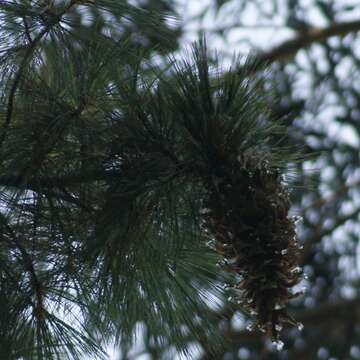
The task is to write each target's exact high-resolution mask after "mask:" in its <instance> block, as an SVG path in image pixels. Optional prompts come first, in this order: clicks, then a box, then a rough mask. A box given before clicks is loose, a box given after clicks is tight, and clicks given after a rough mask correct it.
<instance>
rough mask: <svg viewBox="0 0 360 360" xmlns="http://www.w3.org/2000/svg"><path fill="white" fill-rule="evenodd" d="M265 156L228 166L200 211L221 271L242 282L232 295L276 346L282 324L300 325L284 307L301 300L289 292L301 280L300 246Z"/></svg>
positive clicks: (249, 156) (280, 184) (241, 158)
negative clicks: (232, 274)
mask: <svg viewBox="0 0 360 360" xmlns="http://www.w3.org/2000/svg"><path fill="white" fill-rule="evenodd" d="M268 164H269V161H268V160H267V159H266V156H265V157H264V156H263V155H262V156H260V155H259V154H257V153H256V152H247V153H245V154H242V155H241V156H238V158H237V163H233V164H230V165H231V166H228V169H225V170H223V171H222V172H223V173H224V174H225V175H224V176H222V177H221V178H219V177H217V181H216V183H214V181H211V182H209V183H208V197H207V199H205V200H204V209H203V210H202V216H203V228H204V230H205V231H206V233H207V234H208V236H209V237H210V238H211V239H212V240H213V241H214V242H215V244H214V245H215V249H216V250H217V251H218V252H219V253H221V254H222V256H223V258H224V259H223V263H222V266H223V267H224V269H225V270H228V271H232V272H235V273H236V274H238V275H239V278H240V280H239V281H238V283H237V284H236V285H235V286H234V288H233V290H234V292H235V294H237V295H236V296H237V297H238V302H239V303H242V304H243V306H244V308H245V309H247V310H248V311H249V312H250V313H251V314H253V315H256V318H257V320H256V323H255V327H256V328H258V329H259V330H261V331H263V332H266V333H267V334H268V335H269V336H270V337H271V339H272V340H273V341H276V342H278V344H281V342H279V332H280V330H281V329H282V327H283V324H284V323H286V322H287V323H290V324H293V325H297V326H298V327H299V328H300V327H301V325H300V324H297V323H296V321H295V320H294V319H293V318H292V317H291V316H290V315H289V314H288V313H287V311H286V308H285V306H286V303H287V302H288V301H289V300H290V299H292V298H294V297H296V296H297V295H299V293H297V294H296V293H295V294H294V293H292V291H291V288H292V287H293V286H294V285H296V284H298V283H299V281H300V280H301V278H302V276H301V273H302V271H301V269H300V268H299V267H298V256H299V249H300V246H299V245H298V243H297V240H296V233H295V219H291V218H289V216H288V211H289V208H290V201H289V193H288V191H287V188H286V184H285V183H284V182H283V181H281V176H280V174H279V173H278V171H276V170H272V169H270V168H269V166H268Z"/></svg>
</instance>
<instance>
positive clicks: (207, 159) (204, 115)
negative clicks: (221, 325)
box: [0, 0, 301, 360]
mask: <svg viewBox="0 0 360 360" xmlns="http://www.w3.org/2000/svg"><path fill="white" fill-rule="evenodd" d="M0 9H1V20H0V35H1V38H2V39H5V40H4V42H3V44H2V45H1V49H0V51H1V55H0V56H1V57H0V66H1V79H0V82H1V103H0V114H1V115H0V116H1V128H0V130H1V131H0V160H1V172H0V184H1V187H2V189H1V206H2V207H1V209H2V210H1V212H0V219H1V227H0V229H1V233H0V234H1V235H0V236H1V243H0V244H1V247H0V255H1V261H0V266H1V268H0V273H1V284H0V291H1V302H2V304H1V305H2V306H1V310H0V311H1V313H0V316H1V319H0V320H1V326H0V331H1V335H2V336H1V337H0V354H1V358H2V359H9V360H10V359H79V358H80V356H81V355H82V354H84V353H85V354H88V355H90V356H91V357H93V358H96V357H99V358H101V357H103V356H104V353H103V349H102V346H103V345H104V344H106V343H107V342H108V341H111V340H113V339H115V340H116V341H117V342H123V344H124V346H126V345H127V344H129V343H131V341H132V335H133V331H134V327H135V325H136V324H137V323H138V322H144V323H145V324H146V325H147V327H148V331H149V332H150V333H151V334H153V336H154V339H155V340H156V341H158V342H161V335H162V334H163V333H164V332H167V333H169V334H171V337H172V339H174V341H175V343H176V339H177V338H179V339H181V338H182V332H183V330H182V329H183V328H182V327H183V326H186V328H187V330H188V331H189V332H190V333H191V334H192V336H195V338H197V339H199V341H201V337H202V334H201V332H199V329H198V327H196V326H195V325H194V322H193V318H194V317H198V318H199V319H200V320H199V321H201V323H202V329H203V332H204V333H207V335H208V333H209V332H210V333H212V334H213V339H214V351H216V347H217V346H218V343H219V341H220V339H219V338H218V336H219V334H218V332H217V329H216V328H215V327H214V326H213V325H212V324H211V322H210V321H208V319H207V318H206V308H207V306H208V301H207V300H206V294H207V293H209V292H210V293H211V294H212V296H215V297H218V298H221V297H223V296H224V291H223V290H222V288H221V285H222V284H224V283H229V285H230V288H231V289H230V291H231V292H232V293H233V296H234V297H235V299H236V301H237V302H239V303H241V304H243V308H244V310H245V311H249V312H251V313H253V314H254V315H255V320H254V324H255V326H256V327H257V328H259V329H260V330H262V331H264V332H266V333H267V334H268V336H269V337H270V338H271V339H272V340H273V341H279V331H280V329H281V327H282V324H283V323H284V322H290V323H293V324H296V322H295V320H294V319H292V317H291V316H290V315H289V314H288V313H287V311H286V304H287V302H288V300H290V299H291V298H293V297H295V296H297V295H298V294H297V293H293V292H292V290H291V289H292V287H293V286H294V285H296V284H297V283H298V282H299V281H300V279H301V270H300V269H299V268H298V265H297V261H298V255H299V246H298V244H297V241H296V234H295V219H292V218H290V217H289V215H288V211H289V207H290V202H289V194H288V191H287V185H286V183H285V181H284V178H283V175H284V174H285V173H287V172H289V171H290V170H291V169H292V166H293V165H294V164H295V162H296V161H297V160H298V158H299V156H298V155H296V154H295V155H294V154H293V149H289V148H286V147H285V146H283V145H282V144H283V143H284V142H283V141H282V140H283V138H284V137H285V133H286V128H285V127H284V126H283V125H282V123H281V120H280V119H274V118H273V117H272V116H271V105H272V103H273V102H274V101H275V100H274V98H273V97H272V95H271V92H269V91H265V89H264V77H266V74H264V72H262V71H259V69H258V64H256V62H253V61H252V60H249V61H247V62H245V63H244V62H242V61H241V59H240V60H239V59H238V60H236V61H234V64H233V66H232V67H231V68H230V69H223V68H222V67H221V65H220V63H219V61H218V60H217V59H216V56H213V55H211V54H208V52H207V50H206V45H205V42H204V41H203V42H201V43H199V44H198V45H195V46H194V47H193V51H192V54H191V55H190V56H189V57H188V58H187V59H185V60H183V61H179V60H177V59H175V58H172V57H170V58H169V57H168V58H167V60H164V58H163V57H162V60H161V61H158V62H156V61H152V59H151V56H152V55H151V54H153V51H156V52H157V54H158V55H161V56H163V55H164V54H165V53H166V52H168V51H171V50H173V49H174V47H175V45H174V42H176V36H177V34H178V30H174V29H173V28H172V27H169V26H168V25H167V20H168V17H167V15H166V14H165V13H163V12H161V11H157V12H152V11H149V10H148V9H141V8H138V7H134V6H132V5H129V4H128V3H126V2H115V1H109V0H99V1H97V0H96V1H91V0H90V1H81V0H71V1H60V2H53V1H37V2H34V1H25V0H23V1H1V2H0ZM155 63H158V65H155ZM159 63H160V65H159ZM214 250H215V251H214ZM227 272H230V275H227ZM279 344H280V343H279ZM179 347H180V345H179Z"/></svg>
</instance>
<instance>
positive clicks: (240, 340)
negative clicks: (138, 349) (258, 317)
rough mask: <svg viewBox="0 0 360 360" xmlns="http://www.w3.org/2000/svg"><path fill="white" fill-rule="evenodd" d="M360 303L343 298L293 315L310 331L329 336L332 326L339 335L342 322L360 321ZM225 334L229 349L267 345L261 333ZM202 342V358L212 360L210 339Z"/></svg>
mask: <svg viewBox="0 0 360 360" xmlns="http://www.w3.org/2000/svg"><path fill="white" fill-rule="evenodd" d="M359 305H360V298H355V299H351V300H347V299H341V300H338V301H337V302H334V303H325V304H321V305H318V306H316V307H314V308H311V309H305V310H302V311H296V312H294V313H293V316H294V317H296V318H297V319H299V320H300V321H301V323H302V324H304V328H305V329H307V328H308V329H309V331H311V330H312V329H314V328H322V329H321V331H323V332H324V337H326V338H327V337H328V331H329V329H330V328H331V329H334V330H335V331H336V334H337V335H338V334H339V332H338V328H339V327H340V324H347V323H348V322H350V323H353V324H356V323H357V322H358V317H357V316H354V314H357V311H356V310H357V309H358V307H359ZM329 314H331V316H329ZM333 324H335V325H333ZM325 335H326V336H325ZM223 336H224V338H225V341H226V343H227V344H228V348H227V350H230V348H234V349H237V348H238V347H240V346H241V347H247V346H250V347H258V348H263V347H264V346H265V344H264V342H265V339H264V337H263V336H262V335H261V334H259V333H252V332H249V331H246V330H240V331H238V330H232V329H228V330H226V331H225V332H224V334H223ZM324 337H323V338H324ZM202 344H203V346H204V350H205V354H204V355H203V356H202V357H201V360H212V359H213V354H212V352H211V350H210V352H208V351H207V347H206V346H207V344H208V340H206V339H203V340H202ZM210 348H211V344H210ZM218 356H219V358H220V357H221V355H220V354H219V355H218ZM296 358H297V357H296Z"/></svg>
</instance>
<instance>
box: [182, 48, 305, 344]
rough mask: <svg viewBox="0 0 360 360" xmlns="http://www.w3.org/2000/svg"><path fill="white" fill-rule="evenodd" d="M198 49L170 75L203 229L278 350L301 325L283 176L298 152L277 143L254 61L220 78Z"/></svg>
mask: <svg viewBox="0 0 360 360" xmlns="http://www.w3.org/2000/svg"><path fill="white" fill-rule="evenodd" d="M202 46H204V45H201V46H200V48H195V51H194V58H195V64H196V68H195V69H192V68H191V65H188V66H187V70H185V71H184V69H183V70H182V71H180V72H178V74H177V75H175V77H176V76H177V77H178V82H179V85H180V86H179V88H180V89H182V93H181V92H180V95H176V96H175V97H176V98H177V101H178V105H179V117H180V119H181V121H182V124H183V125H184V126H185V127H186V128H187V129H188V133H189V134H191V135H192V141H191V142H192V143H193V144H196V145H197V147H198V149H199V163H202V165H201V166H200V168H202V169H204V171H203V174H202V175H203V179H204V180H205V181H204V186H205V188H206V191H205V194H204V197H203V203H202V204H203V208H202V209H201V214H202V224H201V227H202V229H203V232H204V235H205V236H206V237H207V238H208V239H209V245H210V246H212V247H213V248H214V249H215V250H216V251H217V252H218V253H220V254H221V255H222V256H223V261H221V263H220V264H219V265H220V266H221V267H223V268H224V270H226V271H230V272H233V273H235V274H236V275H237V283H236V284H235V285H234V286H233V287H232V292H233V293H234V298H235V300H236V301H237V303H238V304H241V305H242V306H243V308H245V309H247V310H248V311H249V313H250V314H252V315H255V316H256V322H255V324H254V325H253V326H252V327H251V328H258V329H259V330H260V331H262V332H265V333H267V334H268V335H269V336H270V337H271V339H272V340H273V341H274V342H276V344H277V347H278V348H279V349H280V348H282V345H283V344H282V342H281V341H280V339H279V333H280V331H281V329H282V328H283V324H284V323H289V324H292V325H296V326H297V327H298V328H299V329H300V330H301V329H302V324H301V323H297V322H296V321H295V320H294V319H293V318H292V317H291V316H290V315H289V313H288V312H287V310H286V305H287V303H288V301H289V300H291V299H293V298H296V297H298V296H299V295H301V294H302V293H303V290H301V291H295V292H293V291H292V289H293V287H294V286H295V285H297V284H298V283H299V282H300V280H301V279H302V269H301V268H300V267H299V265H298V258H299V253H300V249H301V245H299V243H298V242H297V238H296V232H295V225H296V222H297V221H298V220H299V219H298V217H296V216H293V217H290V216H289V209H290V196H289V191H288V188H287V187H288V185H287V183H286V182H285V181H284V179H285V173H286V172H287V170H288V166H287V165H286V161H287V160H288V161H289V162H291V161H293V160H295V158H296V156H295V157H294V156H291V155H290V154H289V149H284V148H281V147H279V146H277V143H276V141H278V140H276V139H279V134H280V135H281V134H283V135H284V130H285V129H284V128H282V127H281V125H280V123H281V119H271V117H270V115H269V108H268V107H269V106H270V103H271V101H272V99H271V97H268V96H267V95H264V94H263V92H264V91H265V90H264V88H263V87H262V80H261V75H254V74H253V73H254V71H255V69H256V63H255V62H252V65H251V60H250V61H249V62H248V63H246V64H245V65H242V66H240V65H239V64H237V65H236V68H242V69H241V70H239V71H238V72H237V73H236V72H234V73H231V70H230V72H228V73H226V72H225V73H224V74H222V75H219V73H220V74H221V73H222V72H221V71H219V69H212V68H211V66H210V65H209V63H208V60H207V56H206V49H205V47H202ZM185 68H186V66H185ZM212 70H214V71H212ZM184 74H186V75H184ZM262 76H263V75H262ZM210 84H211V85H210ZM180 104H181V106H180ZM180 108H181V109H183V110H182V111H181V110H180ZM193 129H196V133H195V132H194V131H193ZM189 146H191V145H190V144H189ZM204 174H205V176H204ZM230 299H231V297H230Z"/></svg>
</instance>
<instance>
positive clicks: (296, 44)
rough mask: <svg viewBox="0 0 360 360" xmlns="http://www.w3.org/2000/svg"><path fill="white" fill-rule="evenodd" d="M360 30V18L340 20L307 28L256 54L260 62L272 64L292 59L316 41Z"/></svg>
mask: <svg viewBox="0 0 360 360" xmlns="http://www.w3.org/2000/svg"><path fill="white" fill-rule="evenodd" d="M358 31H360V20H354V21H349V22H339V23H334V24H331V25H330V26H328V27H324V28H316V27H310V28H306V29H304V30H302V31H301V33H299V34H298V36H297V37H295V38H293V39H290V40H287V41H285V42H284V43H282V44H280V45H279V46H277V47H275V48H274V49H272V50H270V51H268V52H264V53H262V54H259V55H257V56H256V59H257V60H258V62H259V64H271V63H273V62H275V61H284V60H286V61H287V60H289V59H291V57H292V56H294V55H295V54H296V53H297V52H298V51H299V50H301V49H304V48H306V47H308V46H310V45H311V44H313V43H315V42H324V41H326V40H328V39H329V38H331V37H334V36H346V35H347V34H349V33H352V32H358Z"/></svg>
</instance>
